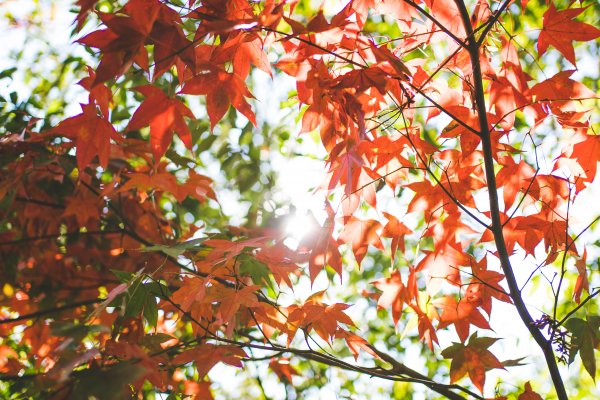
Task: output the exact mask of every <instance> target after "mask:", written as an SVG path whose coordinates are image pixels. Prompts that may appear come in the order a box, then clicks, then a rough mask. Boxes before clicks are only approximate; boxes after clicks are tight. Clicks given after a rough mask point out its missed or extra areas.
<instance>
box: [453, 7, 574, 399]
mask: <svg viewBox="0 0 600 400" xmlns="http://www.w3.org/2000/svg"><path fill="white" fill-rule="evenodd" d="M455 2H456V4H457V6H458V8H459V10H460V16H461V19H462V21H463V25H464V26H465V30H466V32H467V36H468V38H469V41H468V43H467V50H468V52H469V56H470V58H471V67H472V69H473V84H474V87H475V99H474V101H475V105H476V107H477V114H478V118H479V129H480V132H481V145H482V148H483V157H484V166H485V175H486V180H487V187H488V196H489V202H490V218H491V220H492V232H493V234H494V242H495V244H496V249H497V251H498V258H499V259H500V265H501V267H502V271H503V272H504V275H505V277H506V282H507V284H508V288H509V291H510V296H511V298H512V299H513V302H514V304H515V307H516V309H517V312H518V314H519V316H520V317H521V320H522V321H523V324H525V326H526V327H527V329H528V330H529V333H530V334H531V336H532V337H533V339H534V340H535V342H536V343H537V344H538V346H539V347H540V349H541V350H542V352H543V353H544V358H545V359H546V364H547V366H548V370H549V372H550V376H551V378H552V382H553V384H554V388H555V389H556V393H557V395H558V398H559V399H560V400H567V399H568V396H567V392H566V389H565V386H564V383H563V380H562V377H561V375H560V371H559V370H558V364H557V363H556V358H555V357H554V351H553V350H552V344H551V343H550V341H548V340H547V339H546V338H545V337H544V335H543V334H542V333H541V332H540V330H539V329H538V328H537V327H536V326H535V324H534V320H533V318H532V317H531V315H530V314H529V310H528V309H527V306H526V305H525V302H524V301H523V297H522V296H521V292H520V291H519V286H518V284H517V279H516V277H515V274H514V272H513V269H512V265H511V263H510V258H509V253H508V250H507V248H506V242H505V240H504V233H503V232H502V220H501V219H500V207H499V201H498V191H497V185H496V175H495V173H494V157H493V151H492V142H491V132H490V124H489V122H488V119H487V111H486V104H485V94H484V90H483V76H482V73H481V65H480V61H479V43H478V42H477V40H475V38H474V37H473V36H472V32H473V26H472V25H471V20H470V16H469V11H468V10H467V7H466V5H465V3H464V1H463V0H455Z"/></svg>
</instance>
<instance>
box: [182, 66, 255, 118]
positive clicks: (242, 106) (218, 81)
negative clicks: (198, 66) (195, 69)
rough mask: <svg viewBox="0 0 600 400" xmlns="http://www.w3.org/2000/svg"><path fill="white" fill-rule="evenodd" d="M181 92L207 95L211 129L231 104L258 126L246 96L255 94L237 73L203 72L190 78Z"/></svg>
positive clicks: (221, 71)
mask: <svg viewBox="0 0 600 400" xmlns="http://www.w3.org/2000/svg"><path fill="white" fill-rule="evenodd" d="M181 93H185V94H196V95H205V96H206V109H207V113H208V118H209V119H210V128H211V129H214V127H215V125H216V124H217V122H219V121H220V120H221V119H222V118H223V116H224V115H225V113H226V112H227V110H228V109H229V106H230V105H232V106H233V107H235V109H236V110H238V111H239V112H241V113H242V114H243V115H244V116H245V117H246V118H248V120H249V121H250V122H252V124H253V125H255V126H256V117H255V116H254V112H253V111H252V109H251V108H250V105H249V104H248V102H247V101H246V97H250V98H253V97H254V96H252V94H251V93H250V91H249V90H248V87H247V86H246V84H245V83H244V81H243V80H242V78H241V77H240V76H238V75H237V74H232V73H228V72H226V71H223V70H216V71H208V72H205V73H201V74H199V75H197V76H195V77H193V78H191V79H190V80H188V81H187V82H186V83H185V85H184V86H183V89H182V90H181Z"/></svg>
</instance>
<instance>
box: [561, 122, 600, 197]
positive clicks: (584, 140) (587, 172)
mask: <svg viewBox="0 0 600 400" xmlns="http://www.w3.org/2000/svg"><path fill="white" fill-rule="evenodd" d="M573 142H574V144H572V145H571V146H569V147H568V148H567V149H565V150H564V151H563V152H562V154H561V155H560V157H559V158H558V160H557V161H556V163H555V165H554V170H556V169H558V168H560V167H561V166H562V165H564V164H566V163H567V160H576V161H577V164H578V165H579V166H580V167H581V170H580V171H577V172H579V173H577V177H576V178H575V185H576V188H577V192H579V191H581V190H583V189H584V188H585V186H586V183H587V184H589V183H591V182H593V181H594V178H595V177H596V172H597V168H598V162H600V135H588V134H583V133H580V132H578V133H577V134H576V135H575V137H574V138H573Z"/></svg>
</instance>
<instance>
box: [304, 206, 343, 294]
mask: <svg viewBox="0 0 600 400" xmlns="http://www.w3.org/2000/svg"><path fill="white" fill-rule="evenodd" d="M325 210H326V212H327V219H326V220H325V222H324V223H323V226H322V227H321V225H320V224H319V223H318V222H317V220H316V219H315V218H314V216H313V215H312V214H311V213H309V215H308V217H309V218H310V219H311V221H310V222H309V226H316V227H319V228H316V229H315V232H313V233H312V234H311V235H307V236H305V237H304V238H303V239H302V241H301V242H300V244H299V245H298V251H299V252H300V253H303V252H304V253H309V261H308V270H309V274H310V281H311V283H312V282H314V281H315V279H316V278H317V275H318V274H319V272H321V270H323V268H325V266H326V265H329V266H331V268H333V270H334V271H335V272H336V273H337V274H338V275H339V276H340V278H341V276H342V255H341V254H340V251H339V248H338V246H339V245H338V243H337V241H336V240H335V239H334V238H333V230H334V227H335V222H334V221H335V212H334V211H333V208H331V205H330V204H329V203H327V204H326V207H325Z"/></svg>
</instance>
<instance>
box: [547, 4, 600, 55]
mask: <svg viewBox="0 0 600 400" xmlns="http://www.w3.org/2000/svg"><path fill="white" fill-rule="evenodd" d="M586 8H587V7H583V8H570V9H566V10H561V11H557V10H556V7H555V6H554V2H550V7H548V10H547V11H546V12H545V13H544V17H543V24H542V31H541V32H540V36H539V38H538V43H537V48H538V53H539V55H540V56H541V55H542V54H544V53H545V52H546V50H547V49H548V46H549V45H552V46H554V47H556V49H557V50H558V51H560V52H561V53H562V55H564V56H565V58H566V59H567V60H569V61H570V62H571V64H573V65H576V64H575V51H574V50H573V41H588V40H593V39H596V38H598V37H600V29H598V28H596V27H594V26H592V25H589V24H586V23H584V22H579V21H574V20H573V18H575V17H576V16H578V15H579V14H581V13H582V12H583V11H585V9H586Z"/></svg>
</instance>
